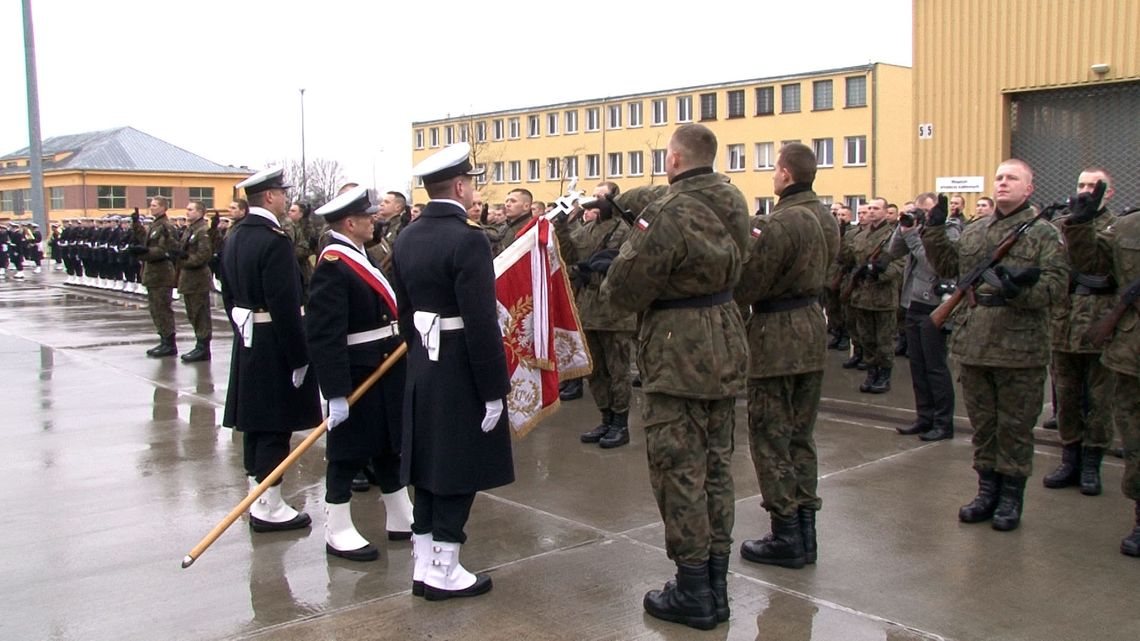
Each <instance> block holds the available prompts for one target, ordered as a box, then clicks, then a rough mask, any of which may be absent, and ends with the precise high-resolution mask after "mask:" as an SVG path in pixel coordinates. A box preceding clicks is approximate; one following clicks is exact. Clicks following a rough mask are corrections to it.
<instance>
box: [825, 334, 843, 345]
mask: <svg viewBox="0 0 1140 641" xmlns="http://www.w3.org/2000/svg"><path fill="white" fill-rule="evenodd" d="M827 335H828V336H829V338H828V339H827V349H839V337H840V336H841V335H842V334H840V332H839V330H831V331H829V332H827Z"/></svg>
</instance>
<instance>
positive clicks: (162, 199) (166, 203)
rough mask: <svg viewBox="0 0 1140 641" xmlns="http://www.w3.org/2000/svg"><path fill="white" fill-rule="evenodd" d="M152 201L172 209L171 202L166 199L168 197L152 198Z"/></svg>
mask: <svg viewBox="0 0 1140 641" xmlns="http://www.w3.org/2000/svg"><path fill="white" fill-rule="evenodd" d="M150 199H151V200H152V201H154V202H156V203H158V204H159V205H162V206H163V207H170V201H169V200H167V199H166V196H151V198H150Z"/></svg>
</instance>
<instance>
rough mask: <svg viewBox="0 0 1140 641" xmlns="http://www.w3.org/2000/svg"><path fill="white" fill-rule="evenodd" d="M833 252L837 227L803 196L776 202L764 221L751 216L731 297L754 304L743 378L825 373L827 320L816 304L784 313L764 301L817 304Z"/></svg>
mask: <svg viewBox="0 0 1140 641" xmlns="http://www.w3.org/2000/svg"><path fill="white" fill-rule="evenodd" d="M838 253H839V224H838V223H837V222H836V220H835V218H834V217H833V216H832V215H831V212H829V211H828V210H827V208H826V207H824V206H823V205H822V204H821V203H820V202H819V199H818V198H817V197H816V195H815V192H812V191H805V192H800V193H797V194H792V195H790V196H785V197H782V198H780V201H779V202H778V203H776V206H775V208H774V209H773V210H772V213H771V214H769V215H768V216H755V217H753V219H752V237H751V239H750V240H749V243H748V255H747V258H746V259H745V262H744V270H743V273H742V274H741V276H740V283H739V284H738V285H737V286H736V290H735V292H734V294H735V297H736V300H737V301H739V302H741V303H747V304H751V305H752V315H751V316H750V317H749V319H748V349H749V351H750V352H751V362H750V364H749V367H748V376H749V377H751V378H771V377H774V376H791V375H793V374H803V373H806V372H819V371H823V367H824V359H825V357H826V354H827V321H826V320H825V319H824V317H823V310H822V308H821V307H820V304H819V302H818V300H817V301H816V302H812V303H811V304H810V305H806V306H803V307H796V308H794V309H789V310H785V311H767V312H765V311H764V305H765V304H773V303H775V304H779V301H791V300H793V299H810V298H815V299H818V297H819V296H821V295H822V294H823V290H824V287H826V286H827V284H828V282H827V272H828V266H830V265H832V264H834V263H835V257H836V255H837V254H838Z"/></svg>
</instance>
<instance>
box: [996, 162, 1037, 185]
mask: <svg viewBox="0 0 1140 641" xmlns="http://www.w3.org/2000/svg"><path fill="white" fill-rule="evenodd" d="M1002 165H1013V166H1014V167H1020V168H1021V169H1022V170H1024V171H1025V173H1027V174H1029V183H1030V184H1032V183H1033V168H1032V167H1030V166H1029V163H1027V162H1025V161H1024V160H1022V159H1020V158H1006V159H1005V160H1003V161H1001V163H999V164H998V167H1001V166H1002Z"/></svg>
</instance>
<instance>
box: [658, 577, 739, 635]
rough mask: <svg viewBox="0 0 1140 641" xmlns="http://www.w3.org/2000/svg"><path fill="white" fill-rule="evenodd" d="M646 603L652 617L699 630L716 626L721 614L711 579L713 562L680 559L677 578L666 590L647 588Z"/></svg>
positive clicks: (726, 605)
mask: <svg viewBox="0 0 1140 641" xmlns="http://www.w3.org/2000/svg"><path fill="white" fill-rule="evenodd" d="M726 594H727V589H726ZM643 605H644V606H645V611H646V612H648V613H649V615H650V616H652V617H656V618H658V619H662V620H664V621H672V622H673V623H683V624H685V625H687V626H689V627H690V628H697V629H698V630H712V629H713V628H715V627H716V621H717V615H716V602H715V600H714V599H713V591H712V587H711V586H710V582H709V564H708V563H701V564H700V565H683V564H680V563H678V564H677V580H676V582H670V583H668V584H666V585H665V588H664V589H663V590H650V591H649V592H647V593H646V594H645V600H644V601H643ZM727 607H728V604H727V603H725V608H727Z"/></svg>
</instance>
